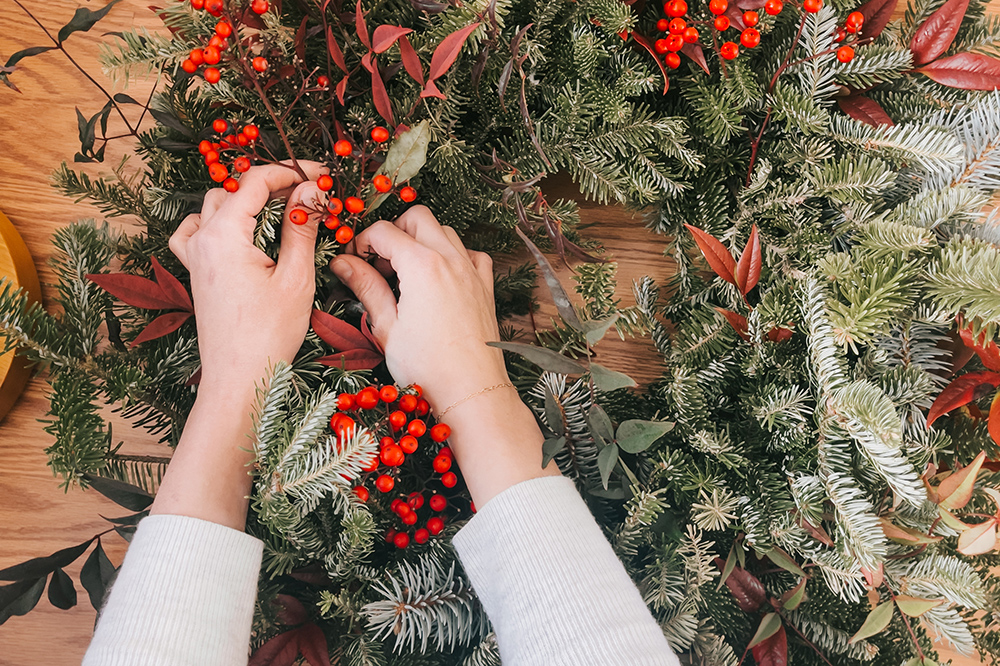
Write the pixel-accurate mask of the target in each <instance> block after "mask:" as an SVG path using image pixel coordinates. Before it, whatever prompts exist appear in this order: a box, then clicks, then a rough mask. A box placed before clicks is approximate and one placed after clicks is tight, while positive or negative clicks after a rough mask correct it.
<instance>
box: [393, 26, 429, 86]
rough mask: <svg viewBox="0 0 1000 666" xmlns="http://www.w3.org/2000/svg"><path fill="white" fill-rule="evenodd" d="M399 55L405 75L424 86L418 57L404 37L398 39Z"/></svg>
mask: <svg viewBox="0 0 1000 666" xmlns="http://www.w3.org/2000/svg"><path fill="white" fill-rule="evenodd" d="M399 55H400V57H401V58H402V60H403V67H405V68H406V73H407V74H409V75H410V78H411V79H413V80H414V81H416V82H417V83H419V84H420V85H424V67H423V65H422V64H421V63H420V56H418V55H417V52H416V50H414V48H413V46H412V45H411V44H410V40H409V39H407V38H406V35H403V36H402V37H400V38H399Z"/></svg>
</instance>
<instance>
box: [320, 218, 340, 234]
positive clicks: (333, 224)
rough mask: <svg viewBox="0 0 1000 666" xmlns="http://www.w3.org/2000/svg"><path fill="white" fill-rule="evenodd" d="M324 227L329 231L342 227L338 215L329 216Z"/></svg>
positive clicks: (324, 221)
mask: <svg viewBox="0 0 1000 666" xmlns="http://www.w3.org/2000/svg"><path fill="white" fill-rule="evenodd" d="M323 226H324V227H326V228H327V229H331V230H332V229H336V228H337V227H339V226H340V218H339V217H337V216H336V215H327V216H326V219H325V220H323Z"/></svg>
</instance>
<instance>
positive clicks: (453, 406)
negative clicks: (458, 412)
mask: <svg viewBox="0 0 1000 666" xmlns="http://www.w3.org/2000/svg"><path fill="white" fill-rule="evenodd" d="M505 386H509V387H511V388H514V385H513V384H511V383H510V382H504V383H503V384H494V385H493V386H487V387H486V388H484V389H483V390H481V391H476V392H475V393H471V394H469V395H467V396H465V397H464V398H462V399H461V400H459V401H458V402H455V403H452V404H451V406H449V407H448V408H447V409H445V410H444V411H443V412H441V414H440V415H438V419H443V418H444V415H445V414H447V413H448V412H450V411H451V410H453V409H454V408H456V407H458V406H459V405H461V404H462V403H463V402H465V401H466V400H470V399H472V398H475V397H476V396H477V395H482V394H484V393H488V392H489V391H494V390H496V389H498V388H504V387H505Z"/></svg>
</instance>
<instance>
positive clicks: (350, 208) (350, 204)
mask: <svg viewBox="0 0 1000 666" xmlns="http://www.w3.org/2000/svg"><path fill="white" fill-rule="evenodd" d="M344 208H346V209H347V212H348V213H353V214H355V215H357V214H358V213H360V212H361V211H363V210H364V209H365V202H364V201H362V200H361V199H359V198H357V197H347V199H345V200H344Z"/></svg>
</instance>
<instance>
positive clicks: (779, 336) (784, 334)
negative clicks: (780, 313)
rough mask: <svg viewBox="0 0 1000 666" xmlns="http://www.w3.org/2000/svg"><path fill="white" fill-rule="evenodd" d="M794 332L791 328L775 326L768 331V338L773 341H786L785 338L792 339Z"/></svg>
mask: <svg viewBox="0 0 1000 666" xmlns="http://www.w3.org/2000/svg"><path fill="white" fill-rule="evenodd" d="M793 335H794V332H793V331H792V329H790V328H785V327H784V326H775V327H774V328H772V329H771V330H770V331H768V332H767V339H768V340H770V341H771V342H784V341H785V340H791V338H792V336H793Z"/></svg>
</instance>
